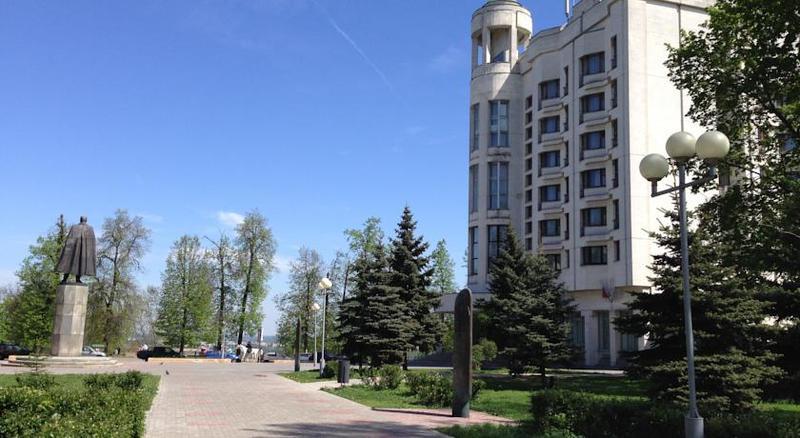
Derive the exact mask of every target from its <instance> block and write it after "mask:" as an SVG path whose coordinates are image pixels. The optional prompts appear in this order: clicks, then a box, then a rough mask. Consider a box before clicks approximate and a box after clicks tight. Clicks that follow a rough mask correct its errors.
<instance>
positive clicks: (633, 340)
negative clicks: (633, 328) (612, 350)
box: [619, 311, 639, 351]
mask: <svg viewBox="0 0 800 438" xmlns="http://www.w3.org/2000/svg"><path fill="white" fill-rule="evenodd" d="M629 313H630V312H629V311H625V312H620V316H623V315H628V314H629ZM619 349H620V350H621V351H636V350H638V349H639V338H638V337H637V336H636V335H632V334H630V333H620V343H619Z"/></svg>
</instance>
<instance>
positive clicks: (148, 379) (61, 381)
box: [0, 373, 160, 401]
mask: <svg viewBox="0 0 800 438" xmlns="http://www.w3.org/2000/svg"><path fill="white" fill-rule="evenodd" d="M15 376H16V375H15V374H0V388H3V387H6V386H17V379H16V377H15ZM86 376H87V374H53V377H54V378H55V379H56V385H57V386H58V387H61V388H64V389H69V390H75V391H77V390H83V389H84V385H83V378H84V377H86ZM159 379H160V377H159V376H156V375H153V374H147V373H144V381H143V382H142V386H143V388H144V391H145V392H146V393H148V394H149V395H150V400H151V401H152V398H153V397H155V395H156V391H157V390H158V382H159Z"/></svg>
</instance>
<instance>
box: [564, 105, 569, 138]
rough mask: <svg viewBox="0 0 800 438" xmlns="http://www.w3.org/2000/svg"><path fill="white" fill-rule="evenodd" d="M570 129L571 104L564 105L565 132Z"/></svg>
mask: <svg viewBox="0 0 800 438" xmlns="http://www.w3.org/2000/svg"><path fill="white" fill-rule="evenodd" d="M566 131H569V105H564V132H566Z"/></svg>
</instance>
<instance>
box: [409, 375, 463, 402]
mask: <svg viewBox="0 0 800 438" xmlns="http://www.w3.org/2000/svg"><path fill="white" fill-rule="evenodd" d="M406 381H407V382H408V387H409V389H410V391H411V393H412V394H414V395H415V396H416V397H417V399H418V400H419V401H420V402H422V403H423V404H425V405H428V406H447V405H448V404H450V403H451V402H452V401H453V383H452V381H451V378H450V376H449V375H445V374H442V373H435V372H422V373H410V374H409V375H408V376H407V377H406Z"/></svg>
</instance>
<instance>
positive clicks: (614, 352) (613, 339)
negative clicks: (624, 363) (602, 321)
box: [608, 310, 621, 367]
mask: <svg viewBox="0 0 800 438" xmlns="http://www.w3.org/2000/svg"><path fill="white" fill-rule="evenodd" d="M618 313H619V312H618V311H616V310H612V311H610V312H608V325H609V327H608V328H609V330H608V355H609V360H608V364H609V365H610V366H612V367H614V366H616V365H617V358H618V357H619V347H620V341H621V339H620V334H619V332H618V331H617V327H616V326H615V325H614V320H615V319H616V318H617V314H618Z"/></svg>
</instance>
